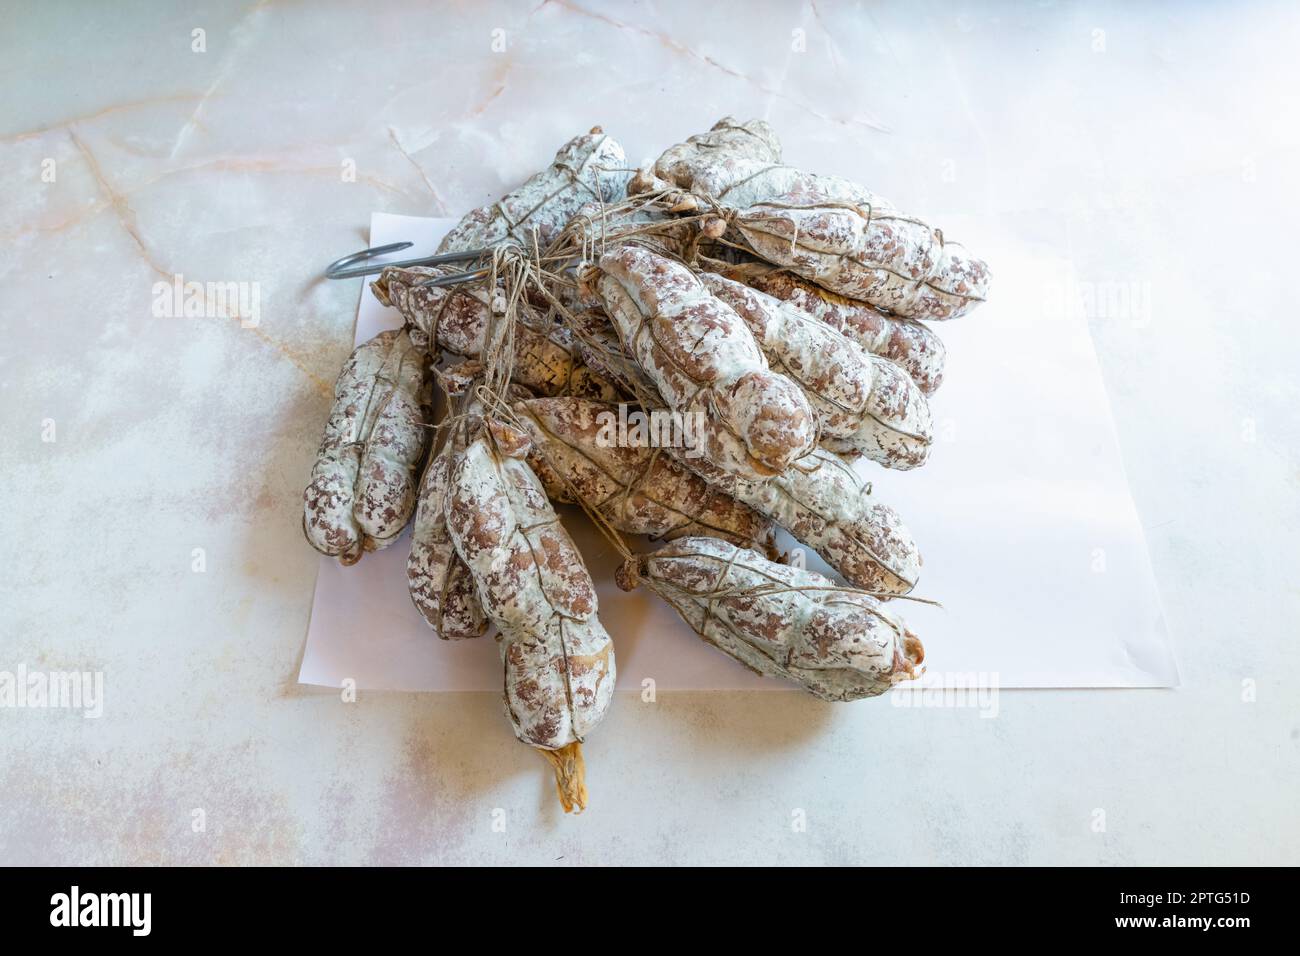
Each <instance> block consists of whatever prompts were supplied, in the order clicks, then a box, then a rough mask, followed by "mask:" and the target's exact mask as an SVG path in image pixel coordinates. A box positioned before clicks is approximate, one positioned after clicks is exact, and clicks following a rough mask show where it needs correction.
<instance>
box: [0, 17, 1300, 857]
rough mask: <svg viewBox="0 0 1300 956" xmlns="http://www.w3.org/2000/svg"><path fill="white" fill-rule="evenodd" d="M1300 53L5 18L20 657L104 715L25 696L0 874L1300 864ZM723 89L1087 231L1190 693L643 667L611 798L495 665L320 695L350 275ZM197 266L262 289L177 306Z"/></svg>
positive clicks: (728, 33)
mask: <svg viewBox="0 0 1300 956" xmlns="http://www.w3.org/2000/svg"><path fill="white" fill-rule="evenodd" d="M196 31H200V32H196ZM1297 39H1300V14H1298V13H1297V11H1296V9H1295V8H1294V6H1293V5H1287V4H1283V3H1255V4H1247V5H1244V6H1238V7H1236V8H1234V9H1233V10H1232V11H1227V10H1222V11H1218V10H1215V9H1213V8H1211V7H1208V6H1197V7H1190V8H1188V7H1174V6H1169V7H1158V6H1154V5H1152V6H1145V5H1144V6H1143V7H1141V8H1134V7H1133V6H1132V5H1123V4H1114V5H1109V4H1097V3H1083V4H1072V5H1054V4H1033V5H1031V4H975V5H972V4H964V3H934V4H926V5H916V4H903V3H900V4H894V5H874V4H873V5H870V6H864V5H859V4H838V3H832V2H829V0H820V2H816V3H803V4H799V3H764V4H746V5H745V7H744V12H743V13H741V12H739V11H738V9H737V7H736V6H735V5H731V4H700V3H694V2H662V3H653V4H642V3H602V2H599V0H550V2H529V3H473V4H470V3H455V4H435V5H426V4H415V3H411V4H403V3H379V4H370V5H363V6H358V5H356V4H341V3H330V4H312V5H299V4H288V3H285V4H281V3H275V2H263V3H257V4H253V5H248V4H235V3H228V4H219V3H211V2H200V3H197V4H187V5H185V7H184V9H179V8H178V9H163V8H160V7H158V6H157V5H151V4H145V3H128V4H117V5H114V6H113V9H112V10H111V11H110V10H109V9H107V8H103V7H100V6H97V5H91V4H60V5H50V4H46V5H41V6H37V5H25V6H22V7H19V8H16V9H14V10H12V11H10V14H9V16H8V21H7V24H6V31H5V34H4V37H3V38H2V39H0V50H2V51H3V54H4V57H3V62H4V64H5V65H4V67H3V70H2V71H3V73H4V74H5V88H6V97H5V99H6V108H5V111H4V114H3V116H2V117H0V168H3V170H4V176H3V177H0V196H2V197H3V202H0V230H2V231H3V236H4V242H3V244H0V279H2V280H3V293H0V303H2V304H0V322H2V323H3V324H2V328H3V333H4V336H3V341H4V347H3V348H2V349H0V409H2V411H0V416H2V418H0V421H2V422H3V445H2V447H3V461H2V463H0V464H2V467H0V474H2V476H3V478H2V481H3V485H2V486H0V487H2V488H3V493H4V498H5V507H4V508H3V509H0V530H2V531H3V538H4V540H7V541H9V542H10V543H11V547H13V548H14V553H13V554H12V556H11V559H10V562H9V568H8V571H7V575H6V577H7V581H6V583H5V586H4V588H3V591H4V598H3V600H2V601H0V670H5V669H6V668H8V669H11V670H12V669H13V668H15V667H17V666H19V665H23V666H26V667H28V668H31V669H44V670H47V671H57V670H74V669H75V670H84V671H93V672H98V673H100V674H102V675H103V679H104V712H103V715H102V716H101V717H99V718H98V719H87V718H85V717H83V716H82V715H81V714H80V713H76V712H71V711H67V710H59V709H32V708H28V709H4V710H0V792H2V793H4V794H5V799H4V801H3V803H2V805H0V860H3V861H5V862H14V863H17V862H28V863H79V862H90V863H162V862H172V863H212V862H219V863H288V862H299V863H327V862H340V863H361V862H383V863H435V862H438V863H453V862H482V863H516V862H534V863H558V864H560V865H564V864H571V863H625V862H643V863H704V862H733V863H762V862H776V863H817V862H825V863H944V864H947V863H952V864H961V863H1008V864H1015V863H1039V864H1043V863H1048V864H1050V863H1085V864H1132V863H1179V864H1189V863H1243V864H1253V863H1296V862H1300V823H1298V822H1297V817H1296V814H1295V806H1296V801H1297V796H1300V771H1298V769H1297V758H1298V757H1300V714H1298V713H1297V704H1296V701H1297V696H1296V692H1295V684H1296V679H1297V677H1298V676H1300V664H1298V661H1297V651H1296V646H1297V643H1296V638H1297V622H1298V621H1300V588H1298V587H1297V585H1296V574H1295V566H1296V557H1297V553H1298V552H1297V546H1296V541H1297V536H1298V534H1300V455H1298V453H1297V448H1298V447H1300V441H1298V439H1300V425H1298V423H1297V416H1296V411H1295V410H1296V408H1297V405H1298V403H1300V388H1298V387H1297V378H1296V372H1297V369H1298V368H1300V356H1298V355H1297V351H1298V349H1297V344H1298V343H1300V334H1297V332H1296V327H1295V324H1294V323H1293V322H1292V321H1291V320H1290V319H1288V318H1287V316H1288V315H1290V313H1291V311H1292V310H1293V304H1292V303H1291V302H1290V301H1289V287H1290V285H1291V284H1292V282H1291V276H1290V271H1289V268H1288V267H1287V266H1286V261H1287V259H1288V250H1289V248H1290V243H1291V238H1290V233H1291V232H1292V231H1293V223H1294V221H1295V216H1296V213H1297V212H1300V202H1298V201H1297V200H1298V199H1300V188H1298V187H1297V179H1296V177H1295V175H1294V170H1295V169H1296V167H1297V164H1298V163H1300V110H1297V108H1296V103H1295V95H1296V94H1295V91H1296V90H1300V66H1298V65H1297V60H1296V57H1295V55H1294V50H1295V47H1296V44H1297ZM724 114H733V115H736V116H742V117H746V116H761V117H764V118H767V119H768V120H770V121H771V122H772V123H773V124H774V125H775V126H776V127H777V128H778V130H779V131H780V133H781V135H782V138H783V140H784V141H785V142H786V144H787V150H786V152H787V156H788V158H789V159H790V160H791V161H792V162H794V163H796V164H799V165H807V166H815V167H816V168H817V169H819V170H821V171H825V172H831V173H838V174H843V175H848V176H851V177H853V178H856V179H859V180H863V181H866V182H868V183H869V184H870V187H871V188H872V189H873V190H874V191H877V192H879V193H880V194H882V195H885V196H889V197H891V198H893V199H894V200H896V201H897V202H898V203H899V204H900V205H903V206H904V207H905V208H907V209H910V210H914V211H917V212H919V213H922V214H925V215H927V216H929V217H931V218H933V219H934V220H936V221H939V222H946V221H952V220H953V219H956V218H959V219H960V222H961V223H962V238H963V239H964V240H965V241H966V242H967V243H968V244H969V245H971V246H972V247H975V248H978V245H979V241H980V236H981V232H982V231H984V232H985V234H986V235H988V234H991V233H992V231H993V230H998V231H1000V232H1002V233H1003V234H1010V235H1014V236H1015V237H1016V239H1017V240H1018V241H1020V242H1023V243H1025V244H1028V245H1031V246H1033V247H1036V248H1040V249H1041V250H1042V251H1043V254H1044V256H1066V257H1068V258H1070V259H1071V260H1072V262H1073V264H1074V267H1075V270H1076V273H1077V275H1078V276H1079V286H1080V288H1079V289H1078V290H1074V291H1077V292H1078V293H1079V294H1081V295H1082V296H1083V298H1084V302H1085V305H1086V307H1087V308H1088V310H1089V320H1090V327H1091V330H1092V333H1093V336H1094V339H1095V342H1096V345H1097V349H1098V352H1099V355H1100V359H1101V363H1102V367H1103V371H1104V374H1105V378H1106V382H1107V386H1108V388H1109V390H1110V396H1111V402H1112V405H1113V409H1114V414H1115V418H1116V421H1117V424H1118V428H1119V433H1120V439H1121V444H1122V446H1123V451H1124V455H1125V463H1126V467H1127V469H1128V474H1129V479H1130V481H1131V484H1132V488H1133V494H1134V497H1135V499H1136V501H1137V503H1138V507H1139V509H1140V512H1141V514H1142V516H1143V523H1144V526H1145V529H1146V534H1147V538H1148V542H1149V546H1150V549H1151V553H1152V560H1153V564H1154V567H1155V572H1156V577H1157V580H1158V582H1159V585H1160V589H1161V593H1162V598H1163V601H1164V606H1165V610H1166V614H1167V617H1168V621H1169V625H1170V629H1171V631H1172V633H1173V635H1174V639H1175V646H1176V649H1177V653H1178V657H1179V663H1180V668H1181V671H1182V677H1183V686H1182V687H1181V688H1179V689H1177V690H1172V691H1105V692H1100V691H1016V692H1010V691H1008V692H1003V693H1002V695H1001V699H1000V703H999V707H998V715H997V717H996V719H985V718H984V717H982V716H981V714H980V712H979V710H978V709H973V708H933V709H930V708H927V709H923V710H913V709H903V708H898V707H891V706H889V704H888V703H886V702H882V701H877V702H866V703H862V704H858V705H849V706H833V705H824V704H821V703H818V702H816V701H814V700H811V699H806V698H805V697H803V696H800V695H798V694H796V693H766V692H758V693H741V692H734V693H725V694H704V693H662V694H660V695H659V696H658V699H657V700H656V701H655V702H654V703H644V702H642V700H641V698H640V696H639V695H636V694H625V695H621V696H620V698H619V700H618V702H617V703H616V705H615V706H614V708H613V710H612V712H611V714H610V716H609V717H608V719H607V720H606V722H605V723H604V725H603V726H602V728H601V732H600V734H599V735H598V736H593V737H592V739H591V740H590V742H589V744H588V749H587V754H588V756H587V760H588V770H589V784H590V787H591V792H592V804H591V807H590V809H589V810H588V811H587V812H586V813H585V814H583V815H582V816H581V817H577V818H574V817H565V816H564V815H563V814H562V813H561V812H560V810H559V808H558V806H557V803H556V800H555V797H554V793H553V788H552V785H551V783H550V782H549V781H548V779H547V775H546V773H545V772H544V768H543V766H542V764H541V762H540V761H539V760H538V759H537V757H536V756H535V755H533V754H532V753H530V752H528V750H527V749H526V748H524V747H521V746H519V745H518V744H517V743H516V742H515V741H514V739H513V737H512V735H511V734H510V731H509V729H508V726H507V725H506V722H505V721H504V720H503V719H502V718H501V714H500V703H499V700H498V699H497V698H496V697H495V696H494V695H492V694H470V693H467V694H378V693H375V694H367V693H363V694H362V695H361V697H360V699H359V700H358V701H356V702H355V703H343V702H341V701H340V699H339V696H338V695H336V694H331V693H323V692H316V691H312V690H309V689H306V688H302V687H299V686H298V685H297V684H296V682H295V676H296V673H297V666H298V659H299V655H300V653H301V650H302V644H303V637H304V633H305V628H306V623H307V612H308V609H309V607H310V602H311V594H312V586H313V581H314V577H315V573H316V568H317V559H316V555H315V553H314V552H312V551H311V550H310V549H309V548H307V547H306V545H305V544H304V543H303V541H302V537H301V532H300V529H299V518H300V506H299V495H300V492H301V488H302V485H303V483H304V479H305V476H306V474H307V472H308V470H309V468H310V463H311V460H312V456H313V453H314V449H315V445H316V443H317V441H318V435H319V429H320V425H321V423H322V422H323V420H324V418H325V415H326V412H327V409H328V406H329V394H330V389H331V383H332V381H333V378H334V375H335V373H336V372H337V370H338V368H339V366H340V364H341V362H342V360H343V358H344V357H345V356H346V354H347V352H348V349H349V345H350V341H351V328H352V322H353V319H354V316H355V309H356V301H357V295H358V283H356V282H338V283H326V282H323V281H320V280H319V279H318V276H319V274H320V271H321V269H322V268H323V266H324V265H325V263H326V262H328V261H329V260H330V259H333V258H335V257H336V256H338V255H341V254H343V253H345V252H348V251H351V250H353V249H356V248H360V247H361V246H362V245H364V243H365V229H366V225H367V223H368V221H369V215H370V212H371V211H372V210H382V211H389V212H397V213H408V214H416V215H456V214H459V213H460V212H461V211H463V210H465V209H467V208H469V207H470V206H473V205H477V204H479V203H482V202H484V201H487V200H488V199H490V198H493V197H495V196H497V195H498V194H500V193H501V192H502V191H503V190H505V189H507V188H509V187H511V186H513V185H515V184H516V183H518V182H519V181H520V180H522V179H523V178H524V177H526V176H527V175H528V174H530V173H531V172H532V171H533V170H534V169H535V168H537V167H539V166H540V165H542V164H543V163H545V161H546V160H547V159H548V158H549V157H550V156H551V155H552V154H553V152H554V150H555V148H556V147H557V146H558V145H559V144H560V143H561V142H563V141H564V140H565V139H567V138H568V137H569V136H571V135H573V134H574V133H575V132H577V131H579V130H584V129H586V128H588V127H590V126H592V125H594V124H597V123H599V124H602V125H604V126H605V128H606V129H607V130H609V131H610V132H612V133H614V134H615V135H616V136H618V137H619V139H620V140H621V141H622V142H623V143H624V144H625V146H626V147H627V149H628V153H629V156H630V157H631V158H633V159H637V160H645V159H649V158H651V157H652V156H653V155H654V154H656V153H657V151H658V150H659V149H661V148H662V147H663V146H664V145H665V144H668V143H670V142H674V141H677V140H679V139H681V138H682V137H683V136H685V135H687V134H689V133H692V132H695V131H698V130H701V129H704V128H707V126H709V125H710V124H711V123H712V122H713V121H714V120H716V119H717V118H718V117H719V116H722V115H724ZM178 275H180V276H183V278H184V281H196V282H202V283H227V282H234V283H241V284H243V285H242V286H240V288H245V289H250V290H251V289H255V290H256V295H257V300H256V303H255V313H256V314H255V315H254V314H253V312H254V303H253V302H251V301H250V302H245V303H243V304H242V305H240V304H236V303H230V304H228V307H227V308H226V309H224V310H222V311H220V312H219V313H218V314H211V315H207V316H202V315H199V316H189V317H187V316H186V315H184V314H183V311H184V310H183V309H181V310H180V311H181V313H182V314H173V315H170V316H168V315H163V316H159V315H158V314H157V312H158V311H159V309H158V294H157V293H156V291H155V285H156V284H157V283H160V282H161V283H164V284H166V283H172V282H173V281H175V277H176V276H178ZM162 311H163V312H164V313H166V312H167V308H166V307H165V306H164V308H163V309H162ZM172 311H173V312H175V311H176V310H175V309H173V310H172ZM254 318H255V319H256V321H253V319H254ZM970 321H978V313H977V314H976V315H975V316H974V317H972V318H971V320H970ZM1007 348H1011V349H1014V348H1016V343H1015V342H1008V343H1007ZM950 358H951V360H952V361H957V362H959V361H961V356H960V355H954V356H951V357H950ZM1031 359H1032V357H1027V360H1031ZM941 396H942V392H941V393H940V400H941ZM1032 400H1033V397H1032V396H1026V401H1032ZM1006 600H1007V601H1009V602H1010V601H1015V600H1016V595H1015V592H1014V588H1012V589H1010V590H1009V592H1008V594H1007V595H1006ZM971 639H972V640H978V639H979V635H978V634H972V635H971Z"/></svg>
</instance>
